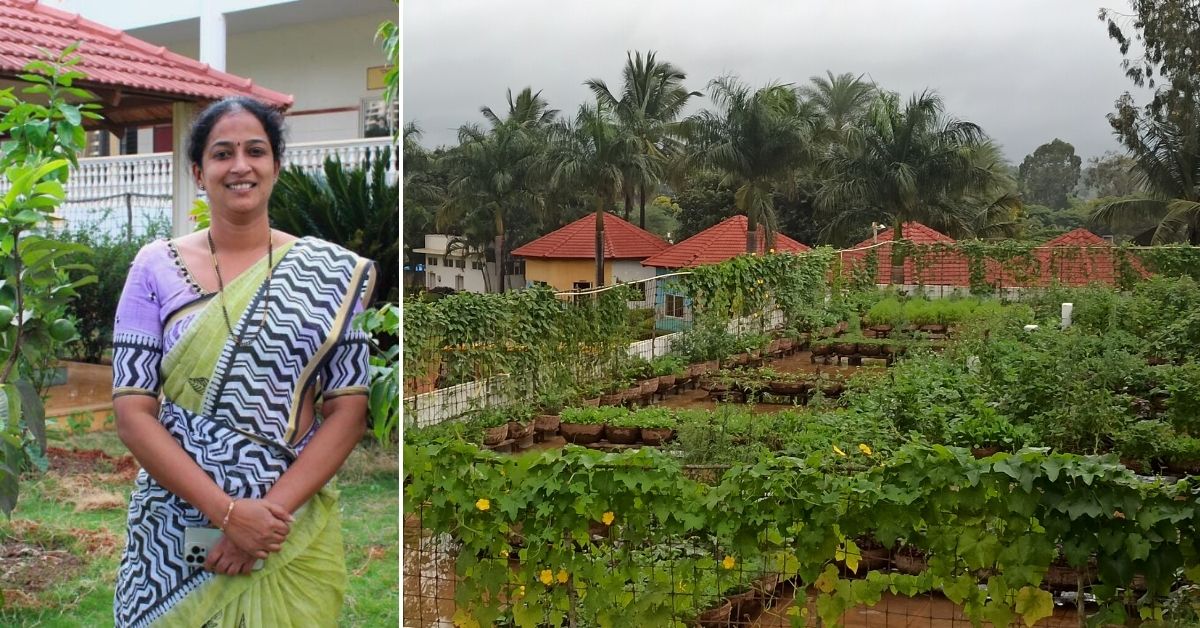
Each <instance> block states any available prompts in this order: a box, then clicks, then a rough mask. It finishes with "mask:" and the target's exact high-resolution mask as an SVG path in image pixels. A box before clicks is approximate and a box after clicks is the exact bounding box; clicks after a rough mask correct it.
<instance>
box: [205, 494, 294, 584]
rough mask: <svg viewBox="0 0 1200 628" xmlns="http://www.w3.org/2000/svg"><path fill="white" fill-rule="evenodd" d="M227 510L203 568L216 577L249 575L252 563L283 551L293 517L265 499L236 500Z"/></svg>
mask: <svg viewBox="0 0 1200 628" xmlns="http://www.w3.org/2000/svg"><path fill="white" fill-rule="evenodd" d="M232 503H233V507H232V508H231V509H230V510H229V517H228V521H227V522H226V523H225V527H224V529H223V532H224V534H223V535H222V537H221V540H220V541H218V542H217V544H216V545H215V546H213V550H212V551H211V552H209V554H208V560H207V561H205V563H204V568H205V569H207V570H209V571H211V572H213V573H219V574H225V575H230V576H232V575H237V574H246V573H250V571H251V570H252V568H253V567H254V563H255V561H257V560H260V559H266V558H267V556H269V555H270V554H273V553H275V552H278V551H279V550H281V549H283V542H284V541H286V540H287V535H288V533H289V532H291V528H292V522H293V521H295V518H293V517H292V515H291V513H289V512H288V511H287V509H286V508H284V507H282V506H279V505H277V504H273V503H271V502H269V501H267V500H265V499H238V500H235V501H234V502H232Z"/></svg>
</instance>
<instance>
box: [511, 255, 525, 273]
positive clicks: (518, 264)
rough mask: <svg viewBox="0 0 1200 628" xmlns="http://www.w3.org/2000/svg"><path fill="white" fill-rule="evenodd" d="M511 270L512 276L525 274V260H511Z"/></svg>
mask: <svg viewBox="0 0 1200 628" xmlns="http://www.w3.org/2000/svg"><path fill="white" fill-rule="evenodd" d="M512 269H513V270H512V274H514V275H524V274H525V260H523V259H519V260H513V265H512Z"/></svg>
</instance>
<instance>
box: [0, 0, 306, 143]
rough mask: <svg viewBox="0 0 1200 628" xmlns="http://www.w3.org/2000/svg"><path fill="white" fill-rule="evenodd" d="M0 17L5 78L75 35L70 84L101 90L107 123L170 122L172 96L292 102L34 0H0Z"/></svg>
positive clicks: (282, 105) (184, 99)
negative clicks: (74, 73) (75, 73)
mask: <svg viewBox="0 0 1200 628" xmlns="http://www.w3.org/2000/svg"><path fill="white" fill-rule="evenodd" d="M0 23H3V24H4V28H3V29H0V77H4V78H12V77H15V76H17V75H19V74H23V73H24V70H23V69H22V68H24V66H25V64H27V63H29V62H30V61H34V60H39V59H42V58H43V55H42V52H41V51H40V50H38V48H43V49H46V50H51V51H60V50H63V49H64V48H66V47H67V46H68V45H70V44H72V43H74V42H79V49H78V51H77V53H78V55H79V57H80V61H79V64H78V65H76V66H75V68H76V69H77V70H79V71H80V72H83V73H84V74H86V75H87V78H85V79H83V80H79V81H76V82H75V86H76V87H82V88H84V89H87V90H90V91H92V92H93V93H95V94H96V95H97V96H99V97H100V102H101V104H102V105H103V106H104V109H103V113H104V121H103V123H104V124H107V125H111V126H127V125H142V124H155V123H160V124H161V123H170V122H171V120H172V104H173V103H176V102H198V103H204V102H210V101H215V100H219V99H221V98H223V97H225V96H230V95H234V94H241V95H246V96H252V97H254V98H257V99H259V100H261V101H263V102H266V103H268V104H271V105H273V106H275V107H278V108H279V109H281V110H282V109H287V108H288V107H290V106H291V105H292V101H293V99H292V97H291V96H290V95H288V94H284V93H280V92H277V91H274V90H270V89H267V88H265V87H262V86H260V85H255V84H254V81H252V80H250V79H248V78H242V77H239V76H234V75H232V74H227V73H225V72H220V71H218V70H215V69H213V68H210V67H209V66H208V65H205V64H203V63H200V62H199V61H196V60H195V59H189V58H188V57H185V56H183V55H180V54H176V53H174V52H171V51H170V50H167V49H166V48H165V47H163V46H156V45H154V44H150V43H147V42H145V41H142V40H140V39H138V38H136V37H133V36H131V35H129V34H127V33H124V32H122V31H120V30H117V29H115V28H110V27H108V26H105V25H103V24H100V23H97V22H93V21H91V20H88V19H84V18H83V17H80V16H79V15H77V14H74V13H67V12H66V11H60V10H58V9H55V8H53V7H50V6H46V5H44V4H39V3H38V2H36V1H34V0H0Z"/></svg>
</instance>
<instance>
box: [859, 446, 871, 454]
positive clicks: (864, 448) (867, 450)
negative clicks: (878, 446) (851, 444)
mask: <svg viewBox="0 0 1200 628" xmlns="http://www.w3.org/2000/svg"><path fill="white" fill-rule="evenodd" d="M858 450H859V451H861V452H863V453H864V454H867V455H868V456H869V455H871V447H870V446H868V445H867V444H866V443H859V444H858Z"/></svg>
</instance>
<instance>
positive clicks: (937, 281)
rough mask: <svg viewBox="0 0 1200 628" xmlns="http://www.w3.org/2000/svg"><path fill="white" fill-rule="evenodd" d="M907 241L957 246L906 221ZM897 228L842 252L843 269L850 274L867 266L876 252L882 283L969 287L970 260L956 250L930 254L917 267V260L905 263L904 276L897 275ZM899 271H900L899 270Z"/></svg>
mask: <svg viewBox="0 0 1200 628" xmlns="http://www.w3.org/2000/svg"><path fill="white" fill-rule="evenodd" d="M901 229H902V234H901V235H902V237H903V239H904V240H907V241H909V242H912V243H913V244H914V245H915V246H917V247H921V246H930V245H936V244H953V243H954V241H955V240H954V238H951V237H950V236H948V235H946V234H944V233H942V232H940V231H937V230H935V229H932V228H930V227H928V226H926V225H923V224H921V223H919V222H906V223H904V224H903V225H902V226H901ZM894 232H895V229H894V228H888V229H885V230H883V231H881V232H879V234H878V235H876V236H874V237H871V238H867V239H866V240H863V241H862V242H859V243H858V244H855V245H854V246H852V247H850V248H849V249H845V250H843V251H842V253H841V255H842V267H843V269H844V272H846V273H847V274H850V273H853V272H854V269H855V268H856V267H857V266H859V265H861V264H863V263H865V262H866V260H867V258H868V257H869V256H870V252H871V251H875V257H876V264H877V268H876V270H875V273H876V274H875V277H876V281H877V282H879V283H894V284H904V285H915V284H922V285H947V286H965V285H969V281H968V272H967V260H966V258H965V257H963V255H962V254H960V253H958V252H955V251H945V252H936V253H935V252H927V253H924V254H922V256H921V258H922V261H921V263H920V264H917V263H916V262H915V261H914V260H913V259H911V258H909V259H905V260H904V272H903V275H901V274H899V273H898V272H894V271H893V268H892V242H893V239H894V238H895V233H894ZM896 270H897V271H898V270H899V269H898V268H897V269H896Z"/></svg>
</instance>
